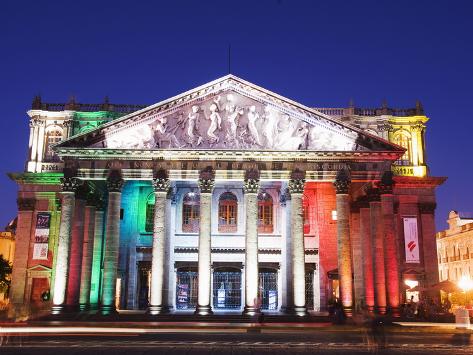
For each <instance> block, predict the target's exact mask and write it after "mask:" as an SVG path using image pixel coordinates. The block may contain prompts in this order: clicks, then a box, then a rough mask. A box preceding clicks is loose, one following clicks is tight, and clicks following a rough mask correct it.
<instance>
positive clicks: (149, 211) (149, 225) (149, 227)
mask: <svg viewBox="0 0 473 355" xmlns="http://www.w3.org/2000/svg"><path fill="white" fill-rule="evenodd" d="M153 225H154V194H153V193H151V194H149V196H148V198H147V199H146V222H145V232H147V233H153Z"/></svg>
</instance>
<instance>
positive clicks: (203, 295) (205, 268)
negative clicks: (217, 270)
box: [195, 167, 215, 315]
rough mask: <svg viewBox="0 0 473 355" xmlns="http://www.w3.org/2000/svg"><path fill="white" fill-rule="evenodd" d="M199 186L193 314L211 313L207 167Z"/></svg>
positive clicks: (210, 175)
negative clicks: (198, 220)
mask: <svg viewBox="0 0 473 355" xmlns="http://www.w3.org/2000/svg"><path fill="white" fill-rule="evenodd" d="M198 183H199V188H200V224H199V256H198V258H199V260H198V273H199V276H198V277H199V278H198V282H199V285H198V297H197V308H196V310H195V314H198V315H208V314H212V308H211V306H210V289H211V285H210V280H211V274H210V273H211V270H210V266H211V265H210V264H211V251H212V250H211V244H210V243H211V242H210V236H211V215H212V207H211V203H212V190H213V187H214V184H215V180H214V172H213V170H212V168H210V167H208V168H206V169H204V170H203V171H201V173H200V177H199V182H198Z"/></svg>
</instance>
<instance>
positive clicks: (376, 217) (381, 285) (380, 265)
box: [368, 187, 386, 314]
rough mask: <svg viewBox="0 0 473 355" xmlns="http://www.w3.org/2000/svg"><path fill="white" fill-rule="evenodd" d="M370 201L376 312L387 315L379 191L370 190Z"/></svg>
mask: <svg viewBox="0 0 473 355" xmlns="http://www.w3.org/2000/svg"><path fill="white" fill-rule="evenodd" d="M368 195H369V199H370V221H371V237H372V238H373V247H372V248H373V250H372V253H373V270H374V295H375V304H376V310H377V311H378V313H379V314H386V276H385V265H384V233H383V218H382V214H381V202H380V201H379V190H378V189H375V188H373V187H371V188H370V189H369V190H368Z"/></svg>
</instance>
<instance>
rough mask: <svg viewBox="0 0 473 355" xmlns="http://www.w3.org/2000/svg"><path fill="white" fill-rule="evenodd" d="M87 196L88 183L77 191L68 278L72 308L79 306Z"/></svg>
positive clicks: (67, 297)
mask: <svg viewBox="0 0 473 355" xmlns="http://www.w3.org/2000/svg"><path fill="white" fill-rule="evenodd" d="M86 197H87V187H86V185H81V186H80V187H79V188H78V189H77V191H76V204H75V208H74V220H73V224H72V238H71V250H70V257H69V277H68V278H67V296H66V304H67V306H68V308H70V309H71V310H77V308H78V307H79V290H80V282H81V281H80V279H81V269H82V251H83V240H84V216H85V202H86Z"/></svg>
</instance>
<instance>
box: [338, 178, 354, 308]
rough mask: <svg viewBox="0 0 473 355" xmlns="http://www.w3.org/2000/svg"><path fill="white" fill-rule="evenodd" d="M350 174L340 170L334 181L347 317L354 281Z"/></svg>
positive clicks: (342, 284) (340, 278)
mask: <svg viewBox="0 0 473 355" xmlns="http://www.w3.org/2000/svg"><path fill="white" fill-rule="evenodd" d="M350 183H351V179H350V175H349V173H348V171H346V170H340V171H339V172H338V173H337V177H336V179H335V182H334V186H335V193H336V194H337V196H336V203H337V242H338V279H339V285H340V286H339V287H340V298H341V301H342V306H343V309H344V311H345V314H346V315H347V317H351V316H352V313H353V283H352V262H351V246H350V222H349V221H350V196H349V194H348V190H349V188H350Z"/></svg>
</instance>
